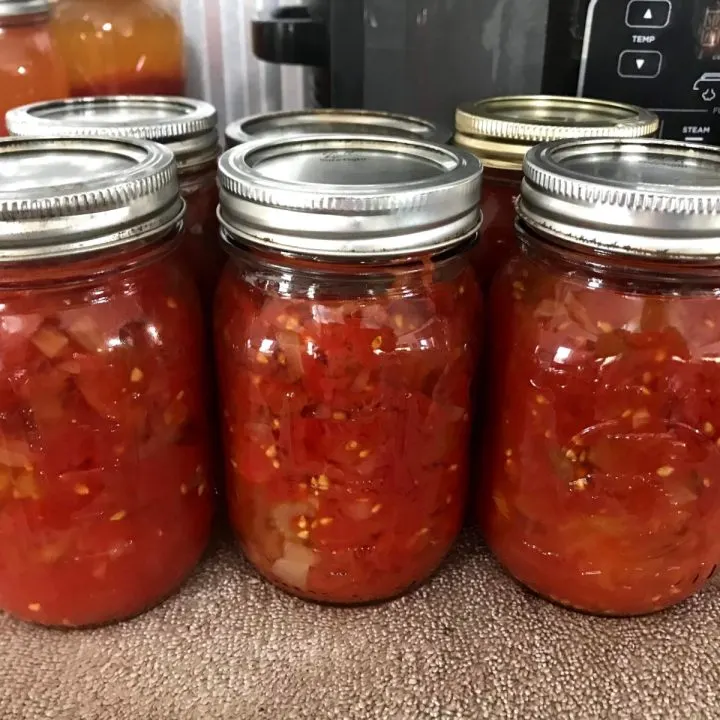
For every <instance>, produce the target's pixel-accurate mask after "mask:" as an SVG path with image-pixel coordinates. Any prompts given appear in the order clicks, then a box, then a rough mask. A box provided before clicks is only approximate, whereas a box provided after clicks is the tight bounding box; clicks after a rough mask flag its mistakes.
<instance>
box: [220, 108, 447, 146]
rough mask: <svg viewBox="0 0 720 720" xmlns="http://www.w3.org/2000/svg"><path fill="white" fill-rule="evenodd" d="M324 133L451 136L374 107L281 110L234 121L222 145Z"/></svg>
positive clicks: (433, 126) (433, 139)
mask: <svg viewBox="0 0 720 720" xmlns="http://www.w3.org/2000/svg"><path fill="white" fill-rule="evenodd" d="M328 132H338V133H350V132H355V133H358V134H367V133H373V134H382V135H389V136H400V137H409V138H416V139H418V140H426V141H429V142H437V143H446V142H448V141H449V140H450V138H451V136H452V133H451V132H450V130H449V129H448V128H445V127H441V126H438V125H436V124H434V123H431V122H429V121H427V120H424V119H422V118H418V117H413V116H412V115H400V114H397V113H388V112H380V111H375V110H346V109H334V108H333V109H327V108H317V109H312V110H283V111H280V112H275V113H263V114H259V115H250V116H248V117H245V118H241V119H240V120H234V121H233V122H231V123H230V124H229V125H228V126H227V127H226V129H225V144H226V146H227V147H228V148H231V147H234V146H235V145H241V144H242V143H246V142H249V141H251V140H257V139H259V138H266V139H267V138H270V137H275V138H277V137H282V136H283V135H288V134H290V133H292V134H294V135H303V134H308V135H310V134H312V135H318V134H326V133H328Z"/></svg>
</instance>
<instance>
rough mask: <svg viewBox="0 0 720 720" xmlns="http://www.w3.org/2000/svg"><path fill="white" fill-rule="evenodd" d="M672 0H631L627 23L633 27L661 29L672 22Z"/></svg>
mask: <svg viewBox="0 0 720 720" xmlns="http://www.w3.org/2000/svg"><path fill="white" fill-rule="evenodd" d="M671 14H672V2H671V0H630V2H629V3H628V6H627V11H626V12H625V24H626V25H627V26H628V27H631V28H645V29H655V30H659V29H661V28H664V27H667V26H668V25H669V24H670V15H671Z"/></svg>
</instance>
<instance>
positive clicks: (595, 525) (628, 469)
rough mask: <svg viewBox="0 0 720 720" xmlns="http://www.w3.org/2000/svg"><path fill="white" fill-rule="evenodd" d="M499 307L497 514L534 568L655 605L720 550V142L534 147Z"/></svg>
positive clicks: (589, 597)
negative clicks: (516, 241)
mask: <svg viewBox="0 0 720 720" xmlns="http://www.w3.org/2000/svg"><path fill="white" fill-rule="evenodd" d="M525 175H526V180H525V182H524V183H523V186H522V194H521V198H520V201H519V204H518V212H519V217H520V220H519V231H520V241H521V244H522V247H521V252H520V253H519V254H518V256H516V257H515V258H514V259H513V260H512V261H511V262H510V263H509V264H507V265H506V267H505V268H504V269H503V270H502V271H501V272H500V273H499V274H498V277H497V280H496V282H495V284H494V286H493V296H492V304H491V310H490V313H489V314H490V316H491V317H492V324H493V331H492V333H491V336H490V338H489V342H488V346H489V347H490V348H491V354H492V365H491V369H490V377H491V379H492V382H491V386H492V395H493V399H492V402H491V406H490V412H489V417H490V418H491V420H492V423H491V427H490V428H489V435H490V438H489V440H490V442H489V453H488V454H489V457H488V458H487V460H488V462H486V465H485V466H486V467H487V474H486V475H484V476H483V478H482V481H483V484H482V485H481V497H482V501H481V504H480V517H481V522H482V525H483V527H484V531H485V536H486V539H487V541H488V544H489V545H490V548H491V549H492V551H493V552H494V554H495V555H496V557H497V558H498V559H499V560H500V562H501V563H502V564H503V565H504V566H505V567H506V568H507V570H508V571H509V572H510V573H511V574H512V575H514V576H515V577H516V578H517V579H518V580H520V582H522V583H524V584H525V585H527V586H528V587H530V588H531V589H532V590H534V591H536V592H537V593H539V594H540V595H543V596H544V597H546V598H551V599H552V600H554V601H556V602H558V603H561V604H563V605H566V606H568V607H572V608H576V609H579V610H583V611H587V612H591V613H597V614H609V615H637V614H643V613H650V612H654V611H656V610H661V609H663V608H666V607H668V606H670V605H674V604H675V603H677V602H679V601H681V600H683V599H684V598H686V597H688V596H690V595H692V594H693V593H695V592H696V591H697V590H699V589H700V588H701V587H702V586H703V584H704V583H705V582H706V581H707V580H708V579H709V578H710V576H711V575H712V574H713V573H714V572H715V569H716V567H717V564H718V563H720V535H719V534H718V532H717V529H718V527H719V526H720V447H719V445H720V260H718V252H717V247H718V237H720V150H718V149H717V148H710V147H707V148H705V147H698V146H694V145H690V144H683V143H676V142H662V141H653V140H644V141H642V140H635V141H620V140H586V141H561V142H556V143H551V144H547V145H543V146H539V147H537V148H535V149H533V150H531V151H530V152H529V153H528V156H527V159H526V164H525Z"/></svg>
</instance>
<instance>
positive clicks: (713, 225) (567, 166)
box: [516, 139, 720, 263]
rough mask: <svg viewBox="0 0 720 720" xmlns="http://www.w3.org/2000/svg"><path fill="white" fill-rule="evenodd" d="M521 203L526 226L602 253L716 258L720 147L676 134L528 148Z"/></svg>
mask: <svg viewBox="0 0 720 720" xmlns="http://www.w3.org/2000/svg"><path fill="white" fill-rule="evenodd" d="M524 175H525V177H524V180H523V182H522V185H521V192H520V197H519V199H518V201H517V203H516V210H517V213H518V216H519V217H520V218H521V219H522V220H523V221H524V222H525V223H527V225H528V226H529V227H531V228H533V229H536V230H538V231H540V232H542V233H544V234H547V235H549V236H551V237H552V238H554V239H556V240H557V241H558V242H562V243H564V244H568V245H572V246H575V247H580V248H584V249H585V250H586V251H588V250H589V251H592V252H595V253H598V254H604V255H618V256H626V257H631V256H633V257H638V258H643V259H646V260H653V261H660V262H667V261H669V260H671V261H677V262H690V263H693V262H694V263H708V262H713V261H716V259H717V257H718V254H719V253H718V247H719V245H720V148H714V147H711V146H697V145H694V144H692V143H683V142H676V141H670V140H656V139H636V140H614V139H599V140H594V139H590V140H587V139H586V140H565V141H556V142H550V143H543V144H541V145H538V146H536V147H534V148H533V149H532V150H531V151H530V152H528V154H527V156H526V158H525V165H524Z"/></svg>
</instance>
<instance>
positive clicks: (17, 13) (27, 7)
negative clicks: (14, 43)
mask: <svg viewBox="0 0 720 720" xmlns="http://www.w3.org/2000/svg"><path fill="white" fill-rule="evenodd" d="M49 14H50V2H49V0H10V2H8V0H0V20H2V19H4V18H20V17H32V16H33V15H40V16H41V15H49Z"/></svg>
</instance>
